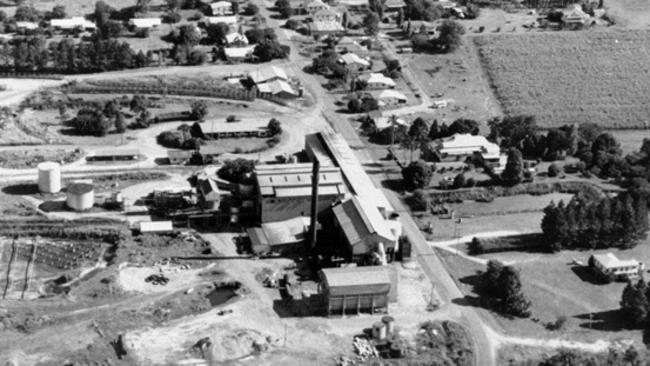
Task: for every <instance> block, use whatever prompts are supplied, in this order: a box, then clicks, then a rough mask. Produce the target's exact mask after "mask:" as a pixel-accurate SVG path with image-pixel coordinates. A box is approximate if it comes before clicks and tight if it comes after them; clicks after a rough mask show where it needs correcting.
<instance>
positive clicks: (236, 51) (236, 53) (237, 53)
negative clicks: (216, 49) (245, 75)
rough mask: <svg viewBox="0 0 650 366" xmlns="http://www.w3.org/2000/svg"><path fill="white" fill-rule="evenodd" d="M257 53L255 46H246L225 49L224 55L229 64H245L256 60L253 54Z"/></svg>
mask: <svg viewBox="0 0 650 366" xmlns="http://www.w3.org/2000/svg"><path fill="white" fill-rule="evenodd" d="M254 51H255V46H253V45H252V46H246V47H224V48H223V55H224V57H225V58H226V61H229V62H244V61H250V60H253V59H254V58H255V55H253V52H254Z"/></svg>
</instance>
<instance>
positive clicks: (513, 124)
mask: <svg viewBox="0 0 650 366" xmlns="http://www.w3.org/2000/svg"><path fill="white" fill-rule="evenodd" d="M488 126H489V127H490V134H489V136H488V139H489V140H491V141H494V142H496V143H498V144H499V146H501V147H502V148H504V149H507V148H511V147H516V148H521V146H522V143H523V141H524V140H525V139H526V138H527V137H529V136H534V135H536V134H537V122H536V121H535V117H534V116H526V115H517V116H506V117H503V118H502V119H499V118H494V119H491V120H490V121H488Z"/></svg>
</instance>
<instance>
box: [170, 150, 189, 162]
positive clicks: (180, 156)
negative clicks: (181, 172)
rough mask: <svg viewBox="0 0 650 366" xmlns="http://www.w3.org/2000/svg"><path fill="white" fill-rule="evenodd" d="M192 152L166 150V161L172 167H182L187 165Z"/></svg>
mask: <svg viewBox="0 0 650 366" xmlns="http://www.w3.org/2000/svg"><path fill="white" fill-rule="evenodd" d="M193 154H194V151H187V150H167V159H169V164H172V165H184V164H187V163H189V161H190V159H192V155H193Z"/></svg>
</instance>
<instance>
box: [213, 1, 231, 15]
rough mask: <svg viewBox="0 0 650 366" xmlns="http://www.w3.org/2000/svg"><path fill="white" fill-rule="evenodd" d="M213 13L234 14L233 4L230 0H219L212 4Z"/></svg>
mask: <svg viewBox="0 0 650 366" xmlns="http://www.w3.org/2000/svg"><path fill="white" fill-rule="evenodd" d="M210 9H212V15H230V14H232V4H231V3H230V1H217V2H215V3H212V4H210Z"/></svg>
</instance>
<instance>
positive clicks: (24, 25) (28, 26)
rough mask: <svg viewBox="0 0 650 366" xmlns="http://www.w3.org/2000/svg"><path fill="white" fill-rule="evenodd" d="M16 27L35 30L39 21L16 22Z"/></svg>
mask: <svg viewBox="0 0 650 366" xmlns="http://www.w3.org/2000/svg"><path fill="white" fill-rule="evenodd" d="M16 28H18V29H26V30H34V29H36V28H38V23H34V22H16Z"/></svg>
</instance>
